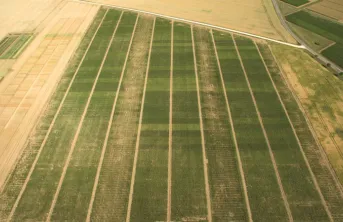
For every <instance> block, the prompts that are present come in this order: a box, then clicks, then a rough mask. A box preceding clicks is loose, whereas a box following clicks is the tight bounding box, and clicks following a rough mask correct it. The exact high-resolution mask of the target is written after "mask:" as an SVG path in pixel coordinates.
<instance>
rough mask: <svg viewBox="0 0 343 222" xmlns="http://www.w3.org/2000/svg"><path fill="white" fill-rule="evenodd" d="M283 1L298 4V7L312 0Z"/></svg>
mask: <svg viewBox="0 0 343 222" xmlns="http://www.w3.org/2000/svg"><path fill="white" fill-rule="evenodd" d="M281 1H283V2H286V3H288V4H291V5H294V6H297V7H298V6H301V5H304V4H306V3H309V2H310V1H309V0H281Z"/></svg>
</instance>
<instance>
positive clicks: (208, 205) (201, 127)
mask: <svg viewBox="0 0 343 222" xmlns="http://www.w3.org/2000/svg"><path fill="white" fill-rule="evenodd" d="M191 35H192V48H193V59H194V72H195V82H196V87H197V98H198V110H199V121H200V134H201V147H202V159H203V164H204V179H205V190H206V199H207V201H206V202H207V219H208V221H209V222H212V208H211V196H210V185H209V183H208V169H207V164H208V159H207V156H206V148H205V135H204V127H203V122H202V111H201V99H200V89H199V88H200V87H199V80H198V67H197V59H196V54H195V44H194V33H193V25H191Z"/></svg>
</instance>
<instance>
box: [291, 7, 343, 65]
mask: <svg viewBox="0 0 343 222" xmlns="http://www.w3.org/2000/svg"><path fill="white" fill-rule="evenodd" d="M286 19H287V20H288V21H289V22H291V23H294V24H296V25H298V26H300V27H303V28H305V29H307V30H309V31H311V32H314V33H316V34H318V35H321V36H323V37H325V38H327V39H330V40H332V41H334V42H336V44H334V45H333V46H331V47H329V48H328V49H325V50H324V51H323V52H322V54H323V55H325V56H326V57H327V58H328V59H330V60H331V61H333V62H334V63H336V64H337V65H339V66H341V67H343V55H342V53H339V52H340V51H341V50H342V48H343V25H341V24H339V23H336V22H332V21H329V20H327V19H324V18H321V17H319V16H316V15H313V14H311V13H309V12H306V11H300V12H296V13H294V14H291V15H289V16H287V17H286Z"/></svg>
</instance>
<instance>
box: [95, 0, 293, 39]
mask: <svg viewBox="0 0 343 222" xmlns="http://www.w3.org/2000/svg"><path fill="white" fill-rule="evenodd" d="M92 2H97V3H102V4H109V5H114V6H121V7H128V8H134V9H139V10H145V11H148V12H155V13H159V14H163V15H169V16H175V17H179V18H183V19H189V20H193V21H199V22H205V23H209V24H212V25H218V26H222V27H226V28H231V29H235V30H239V31H243V32H249V33H253V34H256V35H261V36H265V37H269V38H273V39H277V40H283V41H286V42H290V43H296V41H295V40H294V39H293V37H292V36H291V35H290V34H289V33H288V32H287V31H286V29H285V28H284V27H283V26H282V24H281V22H280V21H279V18H278V17H277V14H276V12H275V10H274V7H273V4H272V2H271V1H269V0H234V1H215V2H209V1H207V0H198V1H183V0H164V1H160V0H131V1H122V0H93V1H92Z"/></svg>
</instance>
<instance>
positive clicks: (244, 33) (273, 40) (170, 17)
mask: <svg viewBox="0 0 343 222" xmlns="http://www.w3.org/2000/svg"><path fill="white" fill-rule="evenodd" d="M70 1H74V2H82V3H87V4H93V5H100V6H106V7H111V8H117V9H121V10H127V11H133V12H137V13H144V14H149V15H154V16H157V17H161V18H166V19H170V20H175V21H180V22H184V23H190V24H196V25H201V26H205V27H209V28H213V29H217V30H221V31H227V32H232V33H236V34H240V35H245V36H249V37H253V38H258V39H263V40H268V41H271V42H275V43H279V44H282V45H288V46H291V47H294V48H299V49H306V47H305V46H303V45H296V44H292V43H288V42H283V41H280V40H276V39H271V38H268V37H264V36H260V35H255V34H251V33H248V32H242V31H238V30H235V29H230V28H225V27H221V26H217V25H211V24H208V23H204V22H197V21H193V20H188V19H183V18H179V17H174V16H169V15H163V14H159V13H154V12H149V11H144V10H138V9H133V8H127V7H121V6H116V5H110V4H104V3H97V2H92V1H89V0H70Z"/></svg>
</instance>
